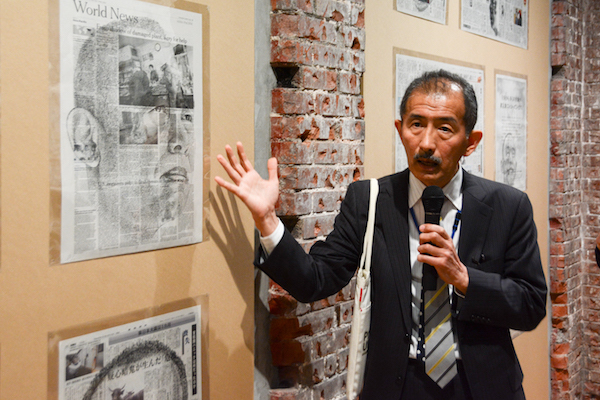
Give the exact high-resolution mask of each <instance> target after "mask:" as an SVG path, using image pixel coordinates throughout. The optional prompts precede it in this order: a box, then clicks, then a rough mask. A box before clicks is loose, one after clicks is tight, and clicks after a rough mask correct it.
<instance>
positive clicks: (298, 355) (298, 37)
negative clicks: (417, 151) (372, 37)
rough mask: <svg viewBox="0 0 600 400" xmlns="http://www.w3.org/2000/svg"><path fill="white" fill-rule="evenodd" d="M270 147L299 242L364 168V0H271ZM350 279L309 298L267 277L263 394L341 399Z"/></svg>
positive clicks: (287, 219)
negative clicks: (274, 375) (270, 380)
mask: <svg viewBox="0 0 600 400" xmlns="http://www.w3.org/2000/svg"><path fill="white" fill-rule="evenodd" d="M271 8H272V14H271V65H272V67H273V70H274V72H275V75H276V77H277V82H278V83H277V87H276V88H275V89H274V90H273V91H272V108H271V151H272V155H273V156H274V157H277V159H278V160H279V177H280V189H281V190H280V191H281V196H280V202H279V204H278V214H279V215H280V217H281V218H282V219H283V220H284V223H285V224H286V225H287V227H288V228H289V229H290V230H291V231H292V233H293V235H294V237H295V238H296V239H297V240H298V241H299V242H300V243H301V244H302V245H303V246H304V248H305V249H306V250H308V249H310V247H311V245H312V244H313V243H314V242H315V241H316V240H318V239H322V238H324V237H325V236H326V235H327V234H328V233H329V232H330V231H331V229H332V228H333V222H334V219H335V216H336V214H337V212H338V210H339V206H340V203H341V201H342V199H343V197H344V195H345V192H346V187H347V186H348V184H350V183H351V182H353V181H355V180H358V179H360V178H361V177H362V175H363V154H364V132H365V124H364V111H363V110H364V107H363V98H362V93H361V92H362V91H361V82H362V74H363V72H364V65H365V61H364V43H365V31H364V8H365V7H364V0H339V1H335V0H271ZM353 287H354V286H353V283H351V284H350V285H349V286H348V287H346V288H344V289H343V290H342V291H340V292H339V293H338V294H337V295H334V296H331V297H330V298H328V299H325V300H322V301H320V302H315V303H313V304H302V303H298V302H296V300H295V299H293V298H292V297H291V296H289V295H288V294H287V293H286V292H285V291H284V290H283V289H281V287H279V286H278V285H276V284H275V283H273V282H272V283H271V286H270V290H269V308H270V311H271V315H272V318H271V327H270V338H271V353H272V358H273V364H274V365H275V366H277V367H278V369H279V383H280V384H279V385H278V386H280V387H282V389H273V390H272V391H271V393H270V397H271V399H274V400H275V399H279V400H295V399H298V400H299V399H302V400H313V399H344V398H345V379H346V374H345V371H346V367H347V358H348V355H347V354H348V350H347V345H348V340H349V328H350V320H351V317H352V304H353Z"/></svg>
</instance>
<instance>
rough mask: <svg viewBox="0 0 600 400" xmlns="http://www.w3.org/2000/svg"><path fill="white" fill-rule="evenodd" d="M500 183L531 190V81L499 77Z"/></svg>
mask: <svg viewBox="0 0 600 400" xmlns="http://www.w3.org/2000/svg"><path fill="white" fill-rule="evenodd" d="M495 125H496V181H498V182H502V183H506V184H508V185H510V186H513V187H515V188H517V189H520V190H526V189H527V80H526V79H523V78H519V77H513V76H509V75H503V74H496V124H495Z"/></svg>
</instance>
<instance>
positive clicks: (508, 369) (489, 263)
mask: <svg viewBox="0 0 600 400" xmlns="http://www.w3.org/2000/svg"><path fill="white" fill-rule="evenodd" d="M400 111H401V113H400V115H401V117H402V120H401V121H396V127H397V129H398V132H399V134H400V138H401V139H402V143H403V144H404V147H405V150H406V153H407V156H408V157H407V158H408V163H409V167H408V169H407V170H405V171H403V172H401V173H398V174H393V175H390V176H386V177H383V178H381V179H379V186H380V192H379V197H378V201H377V212H376V219H375V221H376V222H375V234H374V244H373V260H372V270H371V278H372V314H371V330H370V336H369V351H368V356H367V367H366V372H365V383H364V388H363V391H362V393H361V395H360V398H361V400H386V399H390V400H398V399H408V400H426V399H431V400H451V399H498V400H511V399H515V400H516V399H524V398H525V395H524V392H523V388H522V379H523V374H522V371H521V368H520V365H519V362H518V360H517V356H516V354H515V351H514V348H513V344H512V340H511V337H510V332H509V330H510V329H518V330H532V329H534V328H535V327H536V326H537V325H538V324H539V322H540V321H541V320H542V319H543V318H544V316H545V313H546V295H547V288H546V282H545V278H544V274H543V268H542V265H541V260H540V255H539V249H538V245H537V233H536V228H535V224H534V221H533V212H532V207H531V203H530V202H529V200H528V198H527V195H525V194H524V193H523V192H520V191H518V190H516V189H514V188H511V187H509V186H507V185H503V184H500V183H496V182H492V181H488V180H485V179H482V178H479V177H475V176H473V175H471V174H469V173H467V172H465V171H463V170H462V168H461V167H460V164H459V163H460V159H461V158H462V157H463V156H468V155H470V154H471V153H472V152H473V151H475V149H476V147H477V145H478V144H479V141H480V140H481V137H482V133H481V132H480V131H475V130H473V127H474V125H475V121H476V118H477V102H476V100H475V94H474V91H473V88H472V87H471V86H470V85H469V84H468V83H467V82H466V81H464V80H463V79H462V78H460V77H458V76H456V75H453V74H450V73H447V72H445V71H435V72H431V73H426V74H424V75H423V76H422V77H420V78H418V79H417V80H415V81H414V82H413V83H412V84H411V85H410V86H409V88H408V89H407V91H406V94H405V96H404V99H403V101H402V105H401V110H400ZM237 150H238V157H239V160H238V159H237V158H236V157H235V155H234V153H233V150H232V149H231V148H230V147H229V146H227V147H226V151H227V157H228V159H227V160H226V159H225V158H224V157H222V156H218V160H219V162H220V163H221V165H223V167H224V168H225V170H226V171H227V173H228V175H229V176H230V178H231V179H232V180H233V183H230V182H226V181H225V180H223V179H222V178H220V177H217V178H216V181H217V183H218V184H219V185H221V186H222V187H224V188H225V189H227V190H230V191H231V192H232V193H234V194H236V195H237V196H238V197H240V199H241V200H242V201H243V202H244V203H245V204H246V205H247V206H248V208H249V209H250V211H251V212H252V215H253V218H254V221H255V223H256V226H257V228H258V230H259V231H260V232H261V242H262V248H263V254H262V257H261V258H260V259H259V260H256V264H257V266H258V267H259V268H260V269H262V270H263V271H265V272H266V273H267V274H268V275H269V276H270V277H271V278H272V279H273V280H275V281H276V282H277V283H279V284H280V285H281V286H282V287H284V288H285V289H286V290H288V291H289V292H290V294H292V295H293V296H294V297H296V298H297V299H298V300H299V301H303V302H309V301H314V300H317V299H320V298H324V297H327V296H329V295H331V294H334V293H336V292H337V291H339V290H340V289H341V288H342V287H344V286H345V285H346V284H347V283H348V282H349V281H350V279H351V278H352V276H353V275H354V272H355V269H356V266H357V264H358V261H359V258H360V255H361V252H362V241H363V236H364V231H365V227H366V222H367V210H368V201H369V200H368V199H369V185H368V183H367V182H356V183H353V184H352V185H350V186H349V188H348V191H347V194H346V197H345V200H344V201H343V203H342V206H341V209H340V213H339V215H338V216H337V218H336V222H335V226H334V230H333V231H332V232H331V234H330V235H329V236H328V237H327V240H326V241H323V242H318V243H316V244H315V245H314V246H313V247H312V248H311V250H310V253H309V254H306V253H305V252H304V251H303V249H302V248H301V246H299V245H298V244H297V243H296V241H295V240H294V239H293V237H292V236H291V234H290V233H289V232H288V231H286V230H285V229H284V228H283V226H282V224H281V222H280V221H279V220H278V218H277V217H276V215H275V203H276V201H277V198H278V181H277V172H276V171H277V161H276V160H274V159H270V160H269V162H268V169H269V179H268V180H263V179H261V178H260V177H259V176H258V174H257V173H256V171H254V169H253V168H252V166H251V164H250V162H249V161H248V159H247V157H246V156H245V154H244V150H243V147H242V145H241V144H240V143H238V149H237ZM431 185H436V186H439V187H441V188H442V189H443V192H444V195H445V200H444V204H443V207H442V211H441V223H440V225H434V224H423V221H424V219H423V216H424V209H423V204H422V200H421V193H422V191H423V189H424V188H425V187H427V186H431ZM423 263H426V264H429V265H431V266H433V267H434V268H435V270H436V271H437V274H438V275H439V278H440V279H441V280H442V281H443V282H442V283H444V282H445V283H446V284H448V288H444V289H443V290H440V293H446V294H447V295H448V296H449V297H450V299H451V310H452V311H451V314H448V315H451V317H452V318H451V323H449V324H451V328H450V331H451V334H452V335H451V336H449V337H450V341H451V343H452V344H453V346H452V347H450V348H449V350H448V351H447V352H446V354H445V355H444V357H445V356H446V355H451V356H452V359H453V364H452V368H448V371H452V373H450V374H448V375H447V376H446V378H447V379H446V381H444V382H438V383H436V382H434V380H432V379H431V378H430V376H428V375H427V373H428V372H426V368H425V365H426V364H425V360H426V358H427V357H429V356H428V355H427V357H426V356H425V353H424V351H425V350H424V346H423V341H424V337H423V333H422V325H423V324H424V323H423V321H422V319H421V315H422V311H421V310H422V308H421V306H422V304H423V303H425V302H423V301H422V297H421V294H422V293H423V291H422V284H421V283H422V276H423V273H422V270H423ZM427 368H429V367H427Z"/></svg>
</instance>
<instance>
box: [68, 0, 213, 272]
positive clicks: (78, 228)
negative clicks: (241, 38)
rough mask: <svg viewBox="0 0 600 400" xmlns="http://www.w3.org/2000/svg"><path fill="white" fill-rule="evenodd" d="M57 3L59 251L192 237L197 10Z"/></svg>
mask: <svg viewBox="0 0 600 400" xmlns="http://www.w3.org/2000/svg"><path fill="white" fill-rule="evenodd" d="M59 6H60V129H61V133H60V137H61V140H60V142H61V143H60V157H61V190H62V201H61V252H60V253H61V262H63V263H65V262H73V261H80V260H86V259H92V258H99V257H106V256H113V255H120V254H127V253H133V252H139V251H147V250H154V249H160V248H166V247H172V246H179V245H185V244H191V243H197V242H200V241H202V196H203V190H202V177H203V171H202V154H203V149H202V146H203V134H204V132H203V96H202V93H203V87H202V85H203V60H202V57H203V53H202V45H203V37H202V36H203V30H202V25H203V23H204V21H203V14H201V13H195V12H190V11H186V10H180V9H175V8H170V7H165V6H160V5H156V4H151V3H146V2H143V1H135V0H118V1H117V0H103V1H93V0H87V1H79V0H60V3H59Z"/></svg>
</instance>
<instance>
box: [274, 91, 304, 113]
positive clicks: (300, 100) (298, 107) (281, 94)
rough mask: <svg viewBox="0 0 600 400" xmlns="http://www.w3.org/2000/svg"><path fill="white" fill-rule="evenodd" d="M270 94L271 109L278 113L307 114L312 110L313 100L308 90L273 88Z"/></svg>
mask: <svg viewBox="0 0 600 400" xmlns="http://www.w3.org/2000/svg"><path fill="white" fill-rule="evenodd" d="M271 96H272V99H271V104H272V111H273V112H276V113H278V114H308V113H311V112H313V111H314V100H313V96H312V94H311V93H310V92H304V91H300V90H296V89H274V90H273V91H272V92H271Z"/></svg>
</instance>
